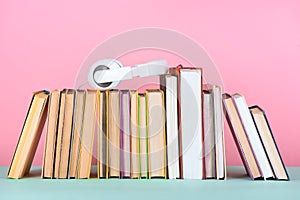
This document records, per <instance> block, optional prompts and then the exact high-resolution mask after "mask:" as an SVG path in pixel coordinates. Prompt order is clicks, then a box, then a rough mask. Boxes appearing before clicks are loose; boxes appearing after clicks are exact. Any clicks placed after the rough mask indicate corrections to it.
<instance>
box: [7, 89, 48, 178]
mask: <svg viewBox="0 0 300 200" xmlns="http://www.w3.org/2000/svg"><path fill="white" fill-rule="evenodd" d="M48 96H49V92H47V91H39V92H35V93H33V96H32V99H31V103H30V106H29V109H28V112H27V115H26V118H25V122H24V124H23V128H22V131H21V134H20V137H19V140H18V143H17V146H16V149H15V152H14V155H13V158H12V161H11V164H10V167H9V169H8V172H7V176H8V177H9V178H22V177H24V176H25V175H26V174H28V172H29V170H30V167H31V164H32V161H33V158H34V155H35V152H36V149H37V146H38V143H39V140H40V137H41V134H42V132H43V127H44V124H45V121H46V117H47V106H48Z"/></svg>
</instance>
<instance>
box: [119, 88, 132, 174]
mask: <svg viewBox="0 0 300 200" xmlns="http://www.w3.org/2000/svg"><path fill="white" fill-rule="evenodd" d="M120 131H121V133H120V134H121V135H120V151H121V152H120V154H121V155H120V156H121V178H130V172H131V169H130V165H131V162H130V143H131V141H130V93H129V90H121V91H120Z"/></svg>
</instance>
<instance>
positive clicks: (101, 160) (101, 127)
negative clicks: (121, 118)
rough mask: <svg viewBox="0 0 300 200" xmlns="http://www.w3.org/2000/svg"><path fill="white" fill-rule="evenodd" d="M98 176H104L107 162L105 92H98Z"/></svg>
mask: <svg viewBox="0 0 300 200" xmlns="http://www.w3.org/2000/svg"><path fill="white" fill-rule="evenodd" d="M97 97H98V100H97V102H98V158H97V166H98V178H106V167H107V166H106V164H107V130H108V129H107V124H106V121H107V111H106V109H107V106H106V103H107V101H106V92H105V91H99V92H98V95H97Z"/></svg>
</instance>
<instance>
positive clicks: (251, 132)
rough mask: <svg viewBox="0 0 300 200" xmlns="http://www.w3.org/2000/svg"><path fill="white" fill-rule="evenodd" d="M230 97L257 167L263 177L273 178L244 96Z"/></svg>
mask: <svg viewBox="0 0 300 200" xmlns="http://www.w3.org/2000/svg"><path fill="white" fill-rule="evenodd" d="M232 99H233V101H234V104H235V106H236V109H237V111H238V113H239V117H240V119H241V122H242V123H243V127H244V130H245V133H246V134H247V137H248V140H249V142H250V145H251V146H252V149H253V152H254V154H255V157H256V161H257V163H258V165H259V168H260V169H261V172H262V176H263V178H264V179H267V178H273V177H274V175H273V172H272V169H271V166H270V163H269V161H268V158H267V155H266V152H265V151H264V148H263V145H262V143H261V141H260V138H259V135H258V132H257V130H256V127H255V124H254V121H253V119H252V117H251V114H250V111H249V108H248V105H247V102H246V100H245V98H244V97H243V96H242V95H240V94H234V95H232Z"/></svg>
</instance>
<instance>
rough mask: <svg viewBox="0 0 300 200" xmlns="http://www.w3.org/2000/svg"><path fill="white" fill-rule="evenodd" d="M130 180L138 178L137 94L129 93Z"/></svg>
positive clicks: (134, 92)
mask: <svg viewBox="0 0 300 200" xmlns="http://www.w3.org/2000/svg"><path fill="white" fill-rule="evenodd" d="M130 138H131V150H130V152H131V178H140V159H139V146H138V145H139V137H138V92H137V91H130Z"/></svg>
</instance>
